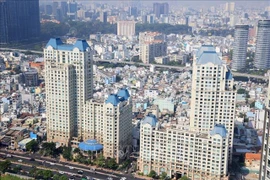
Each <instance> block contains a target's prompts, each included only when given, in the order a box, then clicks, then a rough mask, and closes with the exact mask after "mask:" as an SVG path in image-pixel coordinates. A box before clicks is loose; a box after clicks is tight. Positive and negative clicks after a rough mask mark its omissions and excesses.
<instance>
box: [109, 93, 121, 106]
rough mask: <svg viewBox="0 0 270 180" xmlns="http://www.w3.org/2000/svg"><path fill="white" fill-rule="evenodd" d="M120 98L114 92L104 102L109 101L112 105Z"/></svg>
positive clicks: (117, 102) (116, 103)
mask: <svg viewBox="0 0 270 180" xmlns="http://www.w3.org/2000/svg"><path fill="white" fill-rule="evenodd" d="M119 102H120V100H119V98H118V96H117V95H116V94H111V95H110V96H109V97H108V99H107V100H106V104H108V103H111V104H112V105H114V106H117V105H118V104H119Z"/></svg>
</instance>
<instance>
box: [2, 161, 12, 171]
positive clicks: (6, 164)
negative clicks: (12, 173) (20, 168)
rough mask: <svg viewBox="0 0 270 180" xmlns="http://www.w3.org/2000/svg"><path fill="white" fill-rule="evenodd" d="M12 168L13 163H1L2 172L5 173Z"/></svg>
mask: <svg viewBox="0 0 270 180" xmlns="http://www.w3.org/2000/svg"><path fill="white" fill-rule="evenodd" d="M10 166H11V162H10V161H9V160H6V161H2V162H0V171H1V172H2V173H5V172H6V171H7V170H8V169H9V168H10Z"/></svg>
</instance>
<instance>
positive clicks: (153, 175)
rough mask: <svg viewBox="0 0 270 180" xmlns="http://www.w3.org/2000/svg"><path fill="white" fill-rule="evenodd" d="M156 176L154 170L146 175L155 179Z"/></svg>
mask: <svg viewBox="0 0 270 180" xmlns="http://www.w3.org/2000/svg"><path fill="white" fill-rule="evenodd" d="M156 176H157V173H156V172H155V171H154V170H151V171H150V173H149V174H148V177H151V178H155V177H156Z"/></svg>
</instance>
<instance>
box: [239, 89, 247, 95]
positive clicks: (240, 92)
mask: <svg viewBox="0 0 270 180" xmlns="http://www.w3.org/2000/svg"><path fill="white" fill-rule="evenodd" d="M237 94H246V90H245V89H238V90H237Z"/></svg>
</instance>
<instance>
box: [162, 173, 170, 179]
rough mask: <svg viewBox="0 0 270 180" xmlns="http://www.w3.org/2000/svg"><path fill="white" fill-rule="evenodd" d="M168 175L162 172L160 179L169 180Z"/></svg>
mask: <svg viewBox="0 0 270 180" xmlns="http://www.w3.org/2000/svg"><path fill="white" fill-rule="evenodd" d="M167 176H168V175H167V173H166V172H162V173H161V175H160V179H166V178H167Z"/></svg>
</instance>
